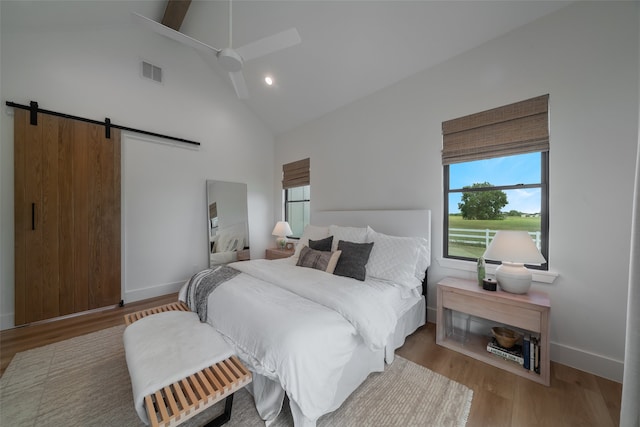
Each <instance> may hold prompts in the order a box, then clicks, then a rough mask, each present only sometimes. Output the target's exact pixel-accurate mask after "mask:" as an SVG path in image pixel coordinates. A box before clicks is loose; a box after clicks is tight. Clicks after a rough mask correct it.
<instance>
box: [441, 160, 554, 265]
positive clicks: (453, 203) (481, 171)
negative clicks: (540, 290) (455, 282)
mask: <svg viewBox="0 0 640 427" xmlns="http://www.w3.org/2000/svg"><path fill="white" fill-rule="evenodd" d="M547 162H548V153H546V152H538V153H530V154H520V155H515V156H506V157H499V158H494V159H485V160H476V161H471V162H463V163H456V164H452V165H445V166H444V168H445V205H446V206H445V239H444V256H445V257H447V258H458V259H468V260H476V259H477V258H478V257H480V256H482V254H483V253H484V251H485V249H486V248H487V246H488V245H489V243H490V242H491V240H492V239H493V236H494V235H495V233H496V232H497V231H498V230H525V231H528V232H529V234H530V235H531V238H532V239H533V240H534V242H535V243H536V245H537V247H538V249H540V251H541V252H542V255H543V256H544V257H545V258H546V259H547V260H548V259H549V258H548V253H547V252H548V250H547V249H548V243H547V237H548V236H547V234H548V231H547V230H548V225H547V224H548V208H547V205H548V204H547V200H548V199H547V197H548V195H547V188H546V185H545V183H546V182H547V177H546V176H544V174H546V173H547V172H546V171H547V170H548V167H547V166H546V165H547ZM534 268H536V266H534ZM537 268H543V269H547V264H545V265H543V266H542V267H537Z"/></svg>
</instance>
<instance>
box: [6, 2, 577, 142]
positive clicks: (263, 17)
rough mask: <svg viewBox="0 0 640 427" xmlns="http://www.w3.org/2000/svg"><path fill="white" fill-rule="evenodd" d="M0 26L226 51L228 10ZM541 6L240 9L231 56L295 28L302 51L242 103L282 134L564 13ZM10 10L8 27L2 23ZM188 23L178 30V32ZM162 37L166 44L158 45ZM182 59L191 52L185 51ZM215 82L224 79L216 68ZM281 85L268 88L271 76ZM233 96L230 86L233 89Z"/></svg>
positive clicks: (74, 17) (44, 9)
mask: <svg viewBox="0 0 640 427" xmlns="http://www.w3.org/2000/svg"><path fill="white" fill-rule="evenodd" d="M2 2H3V5H2V7H3V14H2V18H3V20H2V25H3V27H4V26H9V27H14V28H15V27H18V26H20V27H21V29H22V30H24V29H25V28H26V29H28V28H30V27H32V28H34V29H38V30H40V31H41V30H43V29H46V28H56V27H58V28H59V27H61V26H65V27H78V28H81V27H86V28H88V29H89V28H97V27H101V28H108V27H127V26H129V27H130V26H134V25H136V23H135V22H134V20H132V19H131V13H133V12H137V13H140V14H142V15H144V16H147V17H149V18H151V19H153V20H155V21H158V22H161V21H162V22H164V23H165V24H166V25H168V26H171V27H173V28H176V29H178V28H179V30H180V32H182V33H184V34H187V35H189V36H191V37H193V38H195V39H197V40H200V41H202V42H204V43H207V44H209V45H211V46H214V47H216V48H224V47H227V45H228V42H229V40H228V39H229V34H228V32H229V28H228V25H229V15H228V13H229V3H228V2H227V1H222V0H220V1H218V0H216V1H211V0H210V1H198V0H194V1H188V0H174V1H170V2H168V1H167V0H137V1H136V0H122V1H101V0H92V1H37V2H29V1H24V0H22V1H16V2H10V1H7V0H2ZM569 3H570V2H568V1H544V0H511V1H504V0H497V1H489V0H487V1H484V0H470V1H426V0H425V1H402V0H379V1H368V0H354V1H344V0H335V1H324V0H275V1H274V0H238V1H234V3H233V46H243V45H245V44H248V43H250V42H253V41H255V40H258V39H261V38H263V37H266V36H269V35H272V34H275V33H278V32H280V31H283V30H286V29H289V28H292V27H294V28H296V29H297V31H298V33H299V34H300V38H301V39H302V42H301V43H300V44H298V45H295V46H293V47H289V48H287V49H284V50H281V51H278V52H275V53H272V54H269V55H267V56H264V57H261V58H259V59H254V60H251V61H248V62H246V63H245V64H244V68H243V72H244V76H245V80H246V83H247V88H248V91H249V98H248V99H246V100H242V101H239V102H244V103H246V105H247V106H248V108H250V109H251V110H253V111H254V112H255V114H256V115H258V116H259V117H260V118H261V119H262V120H263V121H264V122H265V123H266V124H267V126H269V127H270V128H271V129H272V130H273V132H274V133H276V134H278V133H281V132H285V131H287V130H289V129H292V128H294V127H296V126H299V125H300V124H302V123H305V122H308V121H311V120H313V119H315V118H318V117H320V116H322V115H324V114H326V113H328V112H330V111H333V110H335V109H337V108H339V107H341V106H344V105H347V104H349V103H351V102H353V101H355V100H357V99H359V98H362V97H364V96H367V95H369V94H371V93H373V92H376V91H378V90H380V89H382V88H384V87H387V86H389V85H391V84H393V83H396V82H398V81H400V80H402V79H404V78H406V77H408V76H411V75H413V74H415V73H418V72H420V71H422V70H425V69H427V68H429V67H432V66H434V65H436V64H438V63H441V62H443V61H445V60H447V59H450V58H452V57H454V56H456V55H458V54H460V53H462V52H465V51H467V50H470V49H473V48H474V47H476V46H478V45H480V44H482V43H484V42H486V41H488V40H491V39H493V38H495V37H498V36H500V35H502V34H505V33H507V32H509V31H511V30H513V29H515V28H517V27H520V26H522V25H525V24H527V23H529V22H532V21H533V20H535V19H538V18H540V17H542V16H544V15H546V14H549V13H552V12H554V11H556V10H558V9H560V8H562V7H565V6H566V5H567V4H569ZM5 10H9V11H10V12H11V13H10V15H11V17H12V19H11V21H9V20H5V16H6V13H5V12H4V11H5ZM180 23H181V25H180ZM158 37H162V36H160V35H158ZM185 49H190V48H189V47H186V46H185ZM212 72H215V73H219V74H220V76H221V77H223V78H225V79H227V81H228V76H227V72H226V71H225V70H223V69H222V67H220V66H216V65H215V64H214V65H213V67H212ZM267 74H268V75H271V76H273V79H274V84H273V85H272V86H271V87H269V86H267V85H265V83H264V77H265V76H266V75H267ZM229 87H230V88H231V82H229Z"/></svg>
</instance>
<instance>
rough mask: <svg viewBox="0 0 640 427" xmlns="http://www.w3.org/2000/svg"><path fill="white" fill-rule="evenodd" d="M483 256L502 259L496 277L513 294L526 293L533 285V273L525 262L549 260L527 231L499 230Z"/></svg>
mask: <svg viewBox="0 0 640 427" xmlns="http://www.w3.org/2000/svg"><path fill="white" fill-rule="evenodd" d="M483 257H484V258H485V259H491V260H494V261H502V264H501V265H500V266H499V267H498V268H497V269H496V279H497V280H498V285H499V286H500V288H501V289H502V290H504V291H506V292H511V293H512V294H526V293H527V292H528V291H529V288H530V287H531V278H532V274H531V272H530V271H529V270H527V268H526V267H525V266H524V265H525V264H537V265H539V264H543V263H545V262H547V260H546V259H544V257H543V256H542V254H541V253H540V251H539V250H538V248H537V247H536V245H535V243H534V242H533V239H532V238H531V236H529V233H527V232H526V231H507V230H500V231H498V232H497V233H496V235H495V236H494V238H493V240H492V241H491V244H490V245H489V247H488V248H487V250H486V251H485V253H484V255H483Z"/></svg>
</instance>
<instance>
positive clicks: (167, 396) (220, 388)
mask: <svg viewBox="0 0 640 427" xmlns="http://www.w3.org/2000/svg"><path fill="white" fill-rule="evenodd" d="M169 311H183V312H184V311H186V312H189V311H190V310H189V308H188V307H187V306H186V305H185V304H183V303H172V304H167V305H164V306H161V307H154V308H151V309H147V310H141V311H139V312H136V313H131V314H128V315H125V323H126V324H127V328H128V327H129V325H131V324H133V323H134V322H136V321H138V320H140V319H142V318H145V317H147V316H151V315H154V314H159V313H165V312H169ZM192 314H194V316H195V320H192V317H191V316H186V317H184V318H181V320H179V321H180V322H186V324H185V327H189V323H191V322H196V323H199V320H197V315H195V313H192ZM147 322H148V321H147ZM151 326H152V327H151V329H152V330H153V329H154V328H155V326H154V325H151ZM209 328H210V330H206V334H207V335H208V337H207V336H202V337H198V336H195V337H193V339H200V340H206V339H208V338H209V339H210V338H211V335H212V334H217V332H215V330H214V329H213V328H211V327H209ZM200 329H203V328H200ZM157 333H158V334H160V335H161V336H162V339H163V340H164V341H166V342H167V343H168V344H170V343H172V342H173V345H175V341H174V339H177V338H176V337H174V336H173V335H174V334H172V333H171V330H168V329H166V328H162V329H161V330H159V331H157ZM125 334H126V331H125ZM150 335H154V334H150ZM196 335H197V332H196ZM145 336H147V335H146V334H144V335H141V334H138V336H137V337H136V339H135V340H134V341H135V342H137V343H139V341H140V340H141V339H142V340H145V339H146V338H145ZM129 342H130V343H129V345H127V339H126V338H125V350H128V351H129V353H134V352H136V351H139V350H137V349H136V348H132V347H134V346H133V344H132V343H131V340H129ZM149 345H152V344H149ZM153 347H154V350H153V351H154V355H153V356H154V357H158V358H168V357H171V350H170V349H169V350H167V348H164V347H162V346H157V345H153ZM142 348H145V351H148V348H149V347H148V346H146V345H144V346H143V347H142ZM130 358H131V359H132V360H135V356H134V355H131V357H130V354H127V363H128V365H129V370H130V373H132V380H133V372H132V369H139V368H140V366H139V365H138V367H136V366H132V363H129V361H130ZM200 366H202V365H200ZM250 382H251V373H250V372H249V371H248V370H247V369H246V368H245V366H244V365H243V364H242V363H241V362H240V360H239V359H238V358H237V357H236V356H233V355H232V356H230V357H226V358H225V359H224V360H221V361H219V362H217V363H214V364H212V365H210V366H208V367H206V368H204V369H201V370H199V371H197V372H194V373H192V374H191V375H188V376H186V377H185V378H182V379H180V380H178V381H175V382H174V383H172V384H170V385H167V386H165V387H162V388H161V389H159V390H158V391H155V392H153V393H151V394H148V395H146V396H145V397H144V406H145V410H146V415H147V417H148V420H149V422H150V425H152V426H154V427H156V426H163V427H168V426H177V425H180V424H182V423H183V422H185V421H186V420H188V419H190V418H192V417H194V416H195V415H197V414H199V413H200V412H202V411H204V410H206V409H207V408H210V407H211V406H213V405H214V404H216V403H218V402H219V401H221V400H222V399H224V398H226V402H225V408H224V413H223V414H221V415H219V416H218V417H216V418H214V419H213V420H211V421H210V422H209V423H208V424H206V426H207V427H218V426H221V425H223V424H224V423H226V422H227V421H229V419H230V417H231V409H232V405H233V393H235V392H236V391H238V390H239V389H241V388H242V387H244V386H246V385H247V384H249V383H250ZM134 390H135V387H134ZM134 399H135V397H134Z"/></svg>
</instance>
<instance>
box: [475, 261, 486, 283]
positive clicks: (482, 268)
mask: <svg viewBox="0 0 640 427" xmlns="http://www.w3.org/2000/svg"><path fill="white" fill-rule="evenodd" d="M477 272H478V286H482V285H483V281H484V276H485V273H486V270H485V264H484V258H482V257H480V258H478V264H477Z"/></svg>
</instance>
